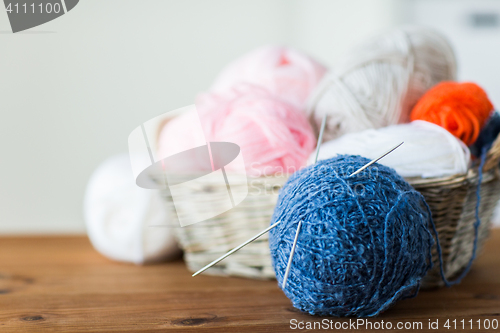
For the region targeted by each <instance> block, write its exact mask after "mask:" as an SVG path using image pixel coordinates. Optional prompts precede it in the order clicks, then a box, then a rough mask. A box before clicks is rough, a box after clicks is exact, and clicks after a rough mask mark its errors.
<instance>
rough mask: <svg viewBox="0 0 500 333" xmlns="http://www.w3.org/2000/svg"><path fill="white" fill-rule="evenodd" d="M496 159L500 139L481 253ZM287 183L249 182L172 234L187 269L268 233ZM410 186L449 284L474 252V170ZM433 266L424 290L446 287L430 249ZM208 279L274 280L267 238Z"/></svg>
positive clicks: (483, 213) (483, 209)
mask: <svg viewBox="0 0 500 333" xmlns="http://www.w3.org/2000/svg"><path fill="white" fill-rule="evenodd" d="M499 157H500V139H497V140H496V141H495V144H494V145H493V147H492V149H490V151H489V153H488V156H487V160H486V164H485V167H484V173H483V179H482V184H481V204H480V209H479V215H480V218H481V225H480V227H479V237H478V247H479V248H480V247H481V246H482V244H483V243H484V241H485V239H486V237H487V235H488V232H489V229H490V222H491V217H492V214H493V209H494V207H495V204H496V203H497V202H498V201H499V199H500V172H499V168H498V160H499ZM285 181H286V177H262V178H257V179H251V180H250V184H249V188H250V193H249V195H248V197H247V198H246V199H245V200H244V201H243V202H242V203H241V204H240V205H239V206H237V207H236V208H234V209H232V210H229V211H227V212H226V213H223V214H221V215H219V216H217V217H216V218H213V219H211V220H209V221H205V222H203V223H198V224H194V225H191V226H187V227H184V228H179V227H178V228H175V230H176V236H177V238H178V240H179V242H180V244H181V246H182V248H183V249H184V259H185V261H186V263H187V266H188V268H189V269H190V270H191V271H193V272H194V271H197V270H199V269H200V268H202V267H204V266H205V265H207V264H208V263H210V262H211V261H213V260H215V259H217V258H218V257H220V256H221V255H223V254H225V253H226V252H228V251H229V250H231V249H233V248H234V247H236V246H238V245H239V244H241V243H242V242H244V241H245V240H247V239H249V238H250V237H252V236H254V235H256V234H257V233H259V232H260V231H262V230H264V229H265V228H267V227H268V226H269V223H270V220H271V216H272V213H273V210H274V206H275V204H276V201H277V198H278V192H279V189H280V188H281V187H282V186H283V184H284V183H285ZM408 181H409V182H410V184H412V185H413V187H414V188H415V189H417V190H418V191H419V192H421V193H422V194H423V196H424V197H425V199H426V201H427V203H428V204H429V207H430V208H431V211H432V216H433V220H434V223H435V226H436V229H437V231H438V234H439V242H440V245H441V248H442V260H443V268H444V273H445V276H446V278H447V279H452V278H453V277H455V276H457V275H458V274H460V273H461V272H462V271H463V270H464V268H465V267H466V266H467V264H468V263H469V261H470V258H471V255H472V252H473V244H474V239H475V230H474V223H475V222H476V218H475V207H476V202H477V198H476V191H477V185H478V167H477V166H476V167H475V168H471V169H470V170H469V172H468V173H467V174H466V175H460V176H454V177H445V178H427V179H421V178H420V179H408ZM240 186H246V184H240ZM209 187H210V186H208V188H209ZM195 191H200V189H199V188H198V189H193V193H194V192H195ZM164 197H165V199H166V201H167V203H168V205H167V206H168V207H169V210H170V211H171V212H172V215H173V216H172V217H173V218H172V221H175V218H174V216H175V214H174V210H173V204H172V198H171V197H170V196H169V194H168V193H167V192H164ZM207 205H209V203H207ZM191 209H194V210H204V209H210V207H208V206H207V207H203V206H197V207H191ZM171 223H175V222H171ZM177 226H178V224H177ZM433 262H434V266H433V268H432V270H431V271H429V273H428V274H427V276H426V277H425V278H424V281H423V287H427V288H428V287H436V286H441V285H443V284H444V283H443V281H442V278H441V275H440V265H439V258H438V255H437V247H436V246H434V249H433ZM206 273H207V274H212V275H232V276H242V277H249V278H257V279H273V278H275V275H274V271H273V268H272V266H271V258H270V253H269V246H268V236H267V234H266V235H264V236H262V237H260V238H259V239H257V240H256V241H254V242H253V243H251V244H249V245H247V246H246V247H244V248H242V249H241V250H239V251H238V252H236V253H235V254H233V255H231V256H229V257H228V258H226V259H224V260H223V261H221V262H219V263H218V264H216V265H215V266H213V267H212V268H210V269H208V270H207V271H206Z"/></svg>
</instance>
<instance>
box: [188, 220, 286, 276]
mask: <svg viewBox="0 0 500 333" xmlns="http://www.w3.org/2000/svg"><path fill="white" fill-rule="evenodd" d="M280 222H281V221H278V222H276V223H275V224H273V225H272V226H270V227H268V228H267V229H266V230H263V231H261V232H260V233H259V234H257V235H255V236H253V237H252V238H250V239H249V240H247V241H246V242H245V243H243V244H241V245H239V246H238V247H235V248H234V249H232V250H231V251H229V252H228V253H226V254H224V255H223V256H222V257H219V258H217V259H215V260H214V261H212V262H211V263H210V264H208V265H206V266H205V267H203V268H202V269H200V270H199V271H197V272H196V273H194V274H193V275H192V276H196V275H198V274H200V273H201V272H203V271H205V270H206V269H208V268H210V267H212V266H213V265H215V264H216V263H218V262H219V261H221V260H223V259H225V258H227V257H229V256H230V255H231V254H233V253H234V252H236V251H238V250H239V249H241V248H242V247H244V246H245V245H248V244H249V243H251V242H253V241H254V240H256V239H257V238H259V237H260V236H262V235H263V234H265V233H266V232H268V231H269V230H271V229H272V228H274V227H276V226H277V225H278V223H280Z"/></svg>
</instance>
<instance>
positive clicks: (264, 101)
mask: <svg viewBox="0 0 500 333" xmlns="http://www.w3.org/2000/svg"><path fill="white" fill-rule="evenodd" d="M196 107H197V109H198V113H199V114H200V120H201V125H202V127H203V128H204V132H205V137H206V139H207V141H226V142H232V143H235V144H237V145H239V146H240V148H241V153H242V156H243V160H244V161H245V167H246V169H247V173H248V174H249V175H252V176H262V175H272V174H275V173H293V172H295V171H296V170H298V169H299V168H301V167H302V166H304V165H305V164H306V161H307V158H308V156H309V154H310V153H311V152H312V150H313V149H314V146H315V144H316V140H315V137H314V133H313V131H312V128H311V126H310V124H309V122H308V121H307V118H306V115H305V114H304V113H303V112H301V111H300V110H299V109H298V108H297V107H295V106H294V105H292V104H289V103H287V102H285V101H283V100H281V99H278V98H276V97H275V96H274V95H272V94H271V93H269V92H267V91H266V90H264V89H262V88H260V87H257V86H252V85H246V84H245V85H239V86H236V87H234V88H233V89H232V90H231V91H229V92H227V93H226V94H224V95H219V94H214V93H209V94H204V95H201V96H200V97H199V98H198V100H197V103H196ZM186 134H188V133H186Z"/></svg>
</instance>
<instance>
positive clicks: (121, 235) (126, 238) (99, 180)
mask: <svg viewBox="0 0 500 333" xmlns="http://www.w3.org/2000/svg"><path fill="white" fill-rule="evenodd" d="M84 216H85V224H86V226H87V233H88V236H89V238H90V241H91V242H92V245H93V246H94V247H95V249H96V250H97V251H99V252H100V253H101V254H103V255H104V256H106V257H108V258H110V259H113V260H118V261H125V262H133V263H136V264H142V263H147V262H154V261H160V260H167V259H172V258H176V257H177V256H178V254H179V251H180V250H179V248H178V247H177V243H176V241H175V238H174V234H173V229H172V228H168V227H165V228H161V227H154V228H153V227H151V226H152V225H165V223H166V221H168V217H169V215H168V214H167V212H166V211H165V205H164V203H163V202H162V198H161V197H159V195H158V192H156V191H152V190H145V189H142V188H140V187H138V186H137V185H136V184H135V181H134V176H133V174H132V169H131V166H130V159H129V156H128V155H127V154H123V155H117V156H114V157H111V158H109V159H107V160H106V161H104V162H103V163H102V164H101V165H100V166H99V167H98V168H97V169H96V170H95V172H94V173H93V174H92V177H91V178H90V181H89V183H88V186H87V190H86V193H85V201H84Z"/></svg>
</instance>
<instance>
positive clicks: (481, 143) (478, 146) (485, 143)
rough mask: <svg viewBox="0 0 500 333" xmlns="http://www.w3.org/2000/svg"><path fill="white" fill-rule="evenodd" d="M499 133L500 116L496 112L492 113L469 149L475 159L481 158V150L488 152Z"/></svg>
mask: <svg viewBox="0 0 500 333" xmlns="http://www.w3.org/2000/svg"><path fill="white" fill-rule="evenodd" d="M499 133H500V114H499V113H498V112H493V113H492V114H491V116H490V118H489V119H488V121H487V122H486V125H485V126H484V128H483V129H482V130H481V133H479V136H478V138H477V140H476V141H475V142H474V144H473V145H472V146H470V147H469V148H470V152H471V154H472V155H474V156H476V157H479V156H481V154H482V151H483V148H485V149H486V150H489V149H490V147H491V145H492V144H493V141H495V139H496V138H497V137H498V134H499Z"/></svg>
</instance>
